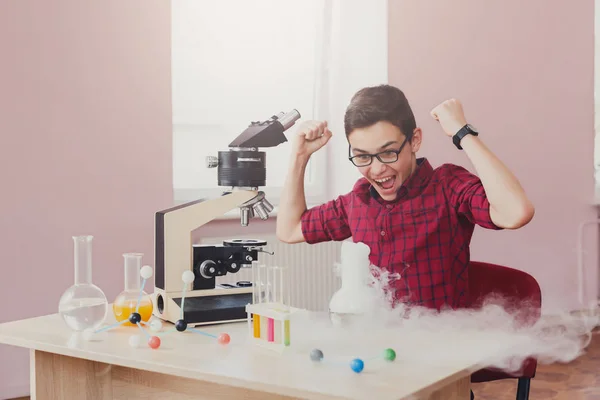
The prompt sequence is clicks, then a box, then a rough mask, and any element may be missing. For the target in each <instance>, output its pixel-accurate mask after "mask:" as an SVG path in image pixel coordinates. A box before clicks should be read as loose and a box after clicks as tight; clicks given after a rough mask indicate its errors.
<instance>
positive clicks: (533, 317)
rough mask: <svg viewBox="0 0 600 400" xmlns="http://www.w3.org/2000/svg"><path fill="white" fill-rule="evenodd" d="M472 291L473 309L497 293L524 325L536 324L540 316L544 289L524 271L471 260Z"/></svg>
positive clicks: (470, 288)
mask: <svg viewBox="0 0 600 400" xmlns="http://www.w3.org/2000/svg"><path fill="white" fill-rule="evenodd" d="M469 292H470V296H471V305H472V307H474V308H479V307H481V306H482V305H483V303H484V302H485V300H486V299H487V298H490V296H497V297H500V298H501V300H502V305H503V306H504V307H505V309H506V311H507V312H509V313H511V314H514V315H515V317H516V318H518V320H519V321H521V322H523V323H524V324H527V325H529V324H534V323H535V322H536V321H537V320H538V319H539V318H540V315H541V308H542V291H541V289H540V286H539V284H538V282H537V281H536V279H535V278H534V277H533V276H531V275H529V274H528V273H526V272H524V271H520V270H517V269H514V268H509V267H505V266H502V265H497V264H491V263H485V262H480V261H471V263H470V265H469Z"/></svg>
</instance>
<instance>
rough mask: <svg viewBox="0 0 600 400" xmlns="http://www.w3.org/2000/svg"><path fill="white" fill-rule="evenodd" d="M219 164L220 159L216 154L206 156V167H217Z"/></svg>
mask: <svg viewBox="0 0 600 400" xmlns="http://www.w3.org/2000/svg"><path fill="white" fill-rule="evenodd" d="M218 166H219V159H218V158H217V157H215V156H206V168H216V167H218Z"/></svg>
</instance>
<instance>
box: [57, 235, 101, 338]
mask: <svg viewBox="0 0 600 400" xmlns="http://www.w3.org/2000/svg"><path fill="white" fill-rule="evenodd" d="M92 240H93V236H90V235H85V236H73V242H74V246H75V251H74V253H75V254H74V262H75V264H74V267H75V284H74V285H73V286H71V287H70V288H68V289H67V290H66V291H65V292H64V293H63V295H62V296H61V298H60V301H59V303H58V313H59V314H60V315H61V317H62V318H63V320H64V321H65V323H66V324H67V326H68V327H69V328H71V329H72V330H74V331H85V330H94V329H97V328H99V327H100V325H102V323H103V322H104V320H105V319H106V315H107V313H108V301H107V300H106V296H105V295H104V292H103V291H102V290H101V289H100V288H99V287H97V286H96V285H94V284H93V283H92Z"/></svg>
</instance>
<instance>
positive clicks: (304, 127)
mask: <svg viewBox="0 0 600 400" xmlns="http://www.w3.org/2000/svg"><path fill="white" fill-rule="evenodd" d="M431 115H432V117H433V118H435V119H436V120H437V121H438V122H439V123H440V125H441V128H442V130H443V131H444V132H445V133H446V135H447V136H448V137H449V138H451V140H449V142H450V145H453V146H456V148H458V149H459V150H461V151H465V152H466V154H467V156H468V157H469V159H470V160H471V162H472V163H473V166H474V167H475V169H476V171H477V173H478V175H479V177H477V176H475V175H473V174H471V173H469V172H468V171H467V170H466V169H465V168H462V167H460V166H456V165H452V164H444V165H442V166H440V167H438V168H435V169H434V168H432V166H431V165H430V164H429V162H428V160H427V159H426V158H417V156H416V153H417V151H418V150H419V147H420V145H421V140H422V132H421V129H420V128H418V127H417V125H416V122H415V118H414V115H413V112H412V110H411V108H410V105H409V103H408V101H407V99H406V97H405V96H404V94H403V93H402V91H400V90H399V89H398V88H395V87H393V86H390V85H379V86H375V87H367V88H363V89H361V90H359V91H358V92H357V93H356V94H355V95H354V97H353V98H352V100H351V102H350V105H349V106H348V108H347V109H346V114H345V116H344V128H345V131H346V138H347V140H348V144H349V148H348V157H349V159H350V161H351V162H352V163H353V164H354V166H355V167H356V168H358V170H359V171H360V173H361V174H362V175H363V177H362V178H360V179H359V180H358V181H357V182H356V184H355V185H354V187H353V189H352V191H351V192H350V193H347V194H344V195H341V196H339V197H337V198H336V199H334V200H331V201H329V202H327V203H325V204H323V205H320V206H318V207H314V208H311V209H310V210H307V207H306V201H305V197H304V186H303V185H304V171H305V169H306V165H307V163H308V160H309V158H310V156H311V154H312V153H314V152H315V151H317V150H319V149H320V148H321V147H323V146H324V145H325V144H326V143H327V142H328V141H329V139H330V138H331V135H332V133H331V131H329V129H328V128H327V122H319V121H307V122H304V123H303V124H301V125H300V126H299V127H298V135H297V136H296V137H295V139H294V140H293V153H292V157H291V162H290V166H289V173H288V176H287V179H286V182H285V186H284V190H283V193H282V197H281V202H280V205H279V213H278V216H277V237H278V238H279V240H281V241H283V242H287V243H298V242H303V241H304V242H307V243H319V242H323V241H328V240H336V241H340V240H345V239H347V238H350V237H352V240H353V241H354V242H363V243H365V244H367V245H368V246H369V247H370V249H371V255H370V260H371V262H372V263H373V264H374V265H376V266H378V267H380V268H382V269H385V270H387V271H389V272H390V273H400V274H401V279H400V280H397V281H395V282H394V284H393V287H392V288H391V289H392V290H393V293H394V295H393V298H394V303H398V302H402V303H405V304H406V303H409V304H414V305H418V306H425V307H430V308H435V309H438V310H439V309H441V308H442V307H451V308H462V307H468V306H469V294H468V268H467V267H468V264H469V260H470V253H469V244H470V241H471V237H472V234H473V230H474V228H475V225H476V224H477V225H480V226H482V227H484V228H488V229H518V228H520V227H522V226H524V225H526V224H527V223H529V221H530V220H531V219H532V218H533V215H534V208H533V205H532V204H531V202H530V200H529V199H528V198H527V196H526V194H525V192H524V190H523V188H522V187H521V185H520V184H519V182H518V180H517V179H516V178H515V177H514V176H513V174H512V173H511V172H510V171H509V170H508V168H507V167H506V166H505V165H504V164H503V163H502V162H501V161H500V160H499V159H498V158H497V157H496V156H495V155H494V154H493V153H492V152H491V151H490V150H489V149H488V148H487V147H486V146H485V145H484V143H483V141H482V140H481V138H480V137H479V134H478V132H477V131H476V130H475V128H473V127H472V126H471V125H469V124H467V121H466V119H465V115H464V113H463V109H462V106H461V104H460V102H458V101H457V100H454V99H451V100H448V101H446V102H444V103H442V104H440V105H439V106H437V107H436V108H434V109H433V110H432V111H431Z"/></svg>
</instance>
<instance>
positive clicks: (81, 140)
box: [0, 0, 172, 398]
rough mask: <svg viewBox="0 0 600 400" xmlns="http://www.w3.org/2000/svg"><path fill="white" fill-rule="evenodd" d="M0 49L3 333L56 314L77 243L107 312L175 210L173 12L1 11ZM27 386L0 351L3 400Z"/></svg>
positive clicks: (116, 7)
mask: <svg viewBox="0 0 600 400" xmlns="http://www.w3.org/2000/svg"><path fill="white" fill-rule="evenodd" d="M0 49H2V55H1V58H2V62H1V64H0V65H1V67H0V71H1V73H0V88H2V89H1V90H0V132H2V145H1V147H0V148H1V149H2V156H1V157H0V182H2V196H1V197H0V208H1V209H2V213H0V230H1V231H0V232H1V233H0V240H1V241H0V243H2V245H1V247H2V264H1V266H0V268H1V272H2V275H1V276H2V277H1V278H0V286H1V290H0V304H2V305H3V307H2V308H1V309H0V322H5V321H10V320H16V319H20V318H28V317H32V316H37V315H42V314H49V313H55V312H57V311H58V300H59V298H60V296H61V294H62V292H63V291H64V290H65V289H67V288H68V287H69V286H70V285H72V284H73V244H72V239H71V236H72V235H74V234H92V235H94V236H95V241H94V249H93V250H94V260H93V261H94V281H95V283H96V284H97V285H98V286H100V287H101V288H102V289H103V290H104V291H105V293H106V295H107V297H108V298H109V301H112V299H113V298H114V297H115V296H116V295H117V294H118V293H119V292H120V291H121V290H122V285H123V278H122V277H121V276H122V270H123V258H122V255H121V254H122V253H124V252H129V251H139V252H143V253H144V254H145V257H144V262H147V263H150V264H151V263H153V259H154V255H153V217H154V212H155V211H156V210H158V209H161V208H165V207H169V206H171V201H172V192H171V183H172V182H171V181H172V180H171V173H172V171H171V79H170V4H169V2H168V1H163V0H153V1H148V0H143V1H142V0H138V1H131V0H130V1H126V2H121V1H118V2H117V1H111V2H102V1H93V2H90V1H67V0H60V1H56V0H55V1H33V0H20V1H3V2H1V3H0ZM9 274H11V275H12V277H9ZM39 328H40V329H44V327H43V326H40V327H39ZM28 384H29V358H28V353H27V351H25V350H21V349H16V348H11V347H7V346H0V398H6V397H12V396H17V395H25V394H27V393H28Z"/></svg>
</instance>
